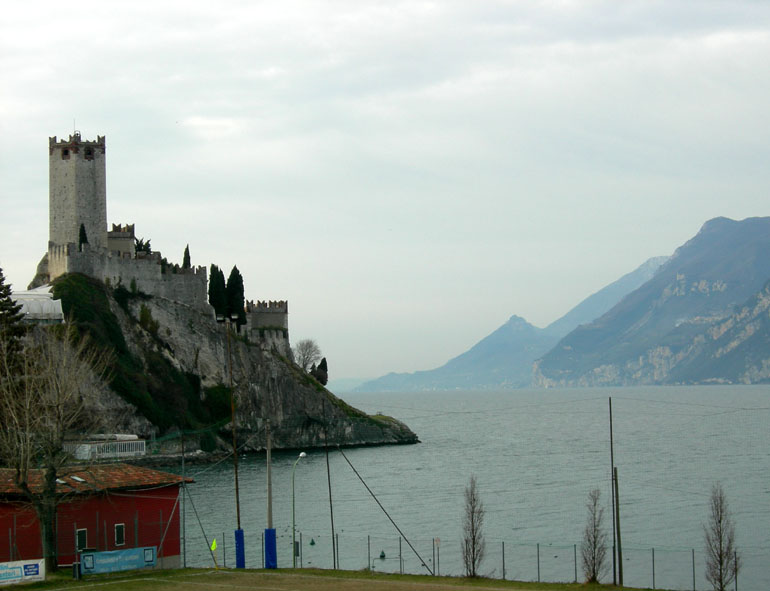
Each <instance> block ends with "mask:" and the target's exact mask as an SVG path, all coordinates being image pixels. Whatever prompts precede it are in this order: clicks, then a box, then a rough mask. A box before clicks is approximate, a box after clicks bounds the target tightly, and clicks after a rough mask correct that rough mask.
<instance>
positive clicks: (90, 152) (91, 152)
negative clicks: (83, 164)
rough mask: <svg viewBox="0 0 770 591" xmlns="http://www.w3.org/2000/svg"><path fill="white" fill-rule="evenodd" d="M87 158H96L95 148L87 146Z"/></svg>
mask: <svg viewBox="0 0 770 591" xmlns="http://www.w3.org/2000/svg"><path fill="white" fill-rule="evenodd" d="M85 155H86V160H93V159H94V149H93V148H86V154H85Z"/></svg>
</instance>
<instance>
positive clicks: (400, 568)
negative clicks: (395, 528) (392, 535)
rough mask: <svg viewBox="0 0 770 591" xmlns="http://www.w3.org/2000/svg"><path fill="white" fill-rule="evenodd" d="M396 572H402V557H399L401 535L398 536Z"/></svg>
mask: <svg viewBox="0 0 770 591" xmlns="http://www.w3.org/2000/svg"><path fill="white" fill-rule="evenodd" d="M398 572H400V573H401V574H402V575H403V574H404V559H403V558H402V557H401V536H398Z"/></svg>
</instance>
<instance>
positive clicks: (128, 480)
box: [0, 464, 194, 495]
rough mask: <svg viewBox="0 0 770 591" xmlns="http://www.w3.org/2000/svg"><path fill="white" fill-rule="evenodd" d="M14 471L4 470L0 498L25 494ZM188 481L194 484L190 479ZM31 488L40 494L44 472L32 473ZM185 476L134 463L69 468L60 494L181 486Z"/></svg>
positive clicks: (61, 480) (61, 478)
mask: <svg viewBox="0 0 770 591" xmlns="http://www.w3.org/2000/svg"><path fill="white" fill-rule="evenodd" d="M13 476H14V470H11V469H8V468H0V495H18V494H20V492H21V491H19V489H18V488H17V487H16V485H15V484H14V482H13ZM185 481H186V482H194V481H193V479H192V478H190V477H186V478H185ZM29 482H30V488H31V489H32V491H33V492H37V491H39V490H40V489H41V488H42V482H43V471H42V470H31V471H30V475H29ZM181 482H182V477H181V476H179V475H177V474H169V473H168V472H161V471H159V470H153V469H151V468H144V467H142V466H133V465H131V464H94V465H92V466H87V467H79V466H69V467H67V466H65V467H64V468H62V469H61V470H60V471H59V475H58V479H57V485H56V492H57V493H59V494H67V493H73V492H74V493H91V492H101V491H108V490H125V489H137V488H148V487H161V486H169V485H172V484H180V483H181Z"/></svg>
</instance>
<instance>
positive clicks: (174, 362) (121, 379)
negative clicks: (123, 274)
mask: <svg viewBox="0 0 770 591" xmlns="http://www.w3.org/2000/svg"><path fill="white" fill-rule="evenodd" d="M54 291H55V293H56V292H57V291H58V292H59V293H58V295H59V296H60V297H62V302H63V308H64V310H65V314H72V315H73V316H74V317H75V319H76V321H77V323H78V325H79V326H81V327H82V328H83V329H84V330H85V331H86V332H89V333H90V334H91V335H92V337H93V338H94V340H96V341H97V343H98V344H100V345H104V346H107V347H110V348H112V350H113V353H114V356H115V363H114V367H113V373H112V387H113V390H115V391H116V392H117V393H118V394H120V395H121V396H122V398H123V399H124V400H127V401H128V402H129V403H131V404H133V406H134V408H135V409H136V415H138V416H141V415H144V418H146V419H147V420H148V421H149V422H150V423H152V425H153V426H152V427H147V429H148V430H154V431H155V432H156V433H157V434H158V435H162V434H164V433H166V432H171V431H174V430H176V429H185V430H188V431H189V430H199V431H206V429H209V431H210V432H211V433H212V435H213V437H214V438H215V437H216V436H217V435H218V436H219V437H220V438H222V437H224V439H227V433H229V429H230V396H229V392H230V390H229V388H228V385H229V384H230V375H229V372H228V371H227V368H228V358H232V384H233V392H234V395H235V405H236V423H237V431H238V441H239V445H243V446H244V449H247V450H249V449H251V450H256V449H262V448H264V446H265V434H266V426H267V423H268V422H269V424H270V431H271V436H272V443H273V446H274V447H275V448H297V447H303V448H309V447H317V446H323V445H324V440H325V439H324V435H325V434H326V441H328V443H329V444H330V445H337V444H339V445H346V446H348V445H380V444H391V443H416V442H417V441H418V439H417V436H416V435H415V434H414V433H413V432H412V431H411V430H410V429H409V428H408V427H407V426H406V425H404V424H403V423H400V422H399V421H396V420H395V419H392V418H389V417H383V416H379V415H377V416H368V415H366V414H365V413H363V412H361V411H359V410H357V409H354V408H352V407H350V406H349V405H347V404H346V403H345V402H343V401H342V400H340V399H339V398H337V397H336V396H334V395H333V394H332V393H331V392H329V391H328V390H326V389H325V388H324V387H323V386H322V385H321V384H319V383H318V382H317V381H315V380H314V379H313V378H311V377H310V376H308V375H307V374H305V373H304V372H303V371H302V370H301V369H300V368H299V367H297V366H296V365H295V364H294V363H293V362H292V361H291V360H289V359H287V358H286V357H283V356H281V355H280V354H278V353H277V352H276V351H275V350H273V349H270V348H268V347H266V346H259V345H256V344H252V343H248V342H247V341H246V340H245V338H244V337H243V336H240V335H238V334H237V333H235V332H232V333H231V334H230V338H229V352H230V355H228V338H227V332H226V329H225V327H224V325H220V324H217V323H216V321H215V319H214V315H213V311H211V312H210V313H209V311H206V310H204V309H201V308H200V307H192V306H186V305H184V304H180V303H178V302H174V301H171V300H167V299H165V298H161V297H149V296H144V295H142V294H131V293H128V292H126V291H125V290H122V291H113V290H110V289H108V288H106V287H105V286H104V285H103V284H101V283H99V282H96V281H94V280H91V279H88V278H86V277H83V276H79V275H68V276H65V277H64V278H62V280H61V281H58V282H57V283H56V284H55V286H54ZM116 296H117V298H116ZM133 424H134V425H135V426H136V425H137V424H139V422H138V421H137V420H134V422H133ZM146 425H149V423H146ZM212 426H214V427H212ZM144 434H145V435H147V434H148V433H144ZM222 441H223V439H220V444H221V443H222Z"/></svg>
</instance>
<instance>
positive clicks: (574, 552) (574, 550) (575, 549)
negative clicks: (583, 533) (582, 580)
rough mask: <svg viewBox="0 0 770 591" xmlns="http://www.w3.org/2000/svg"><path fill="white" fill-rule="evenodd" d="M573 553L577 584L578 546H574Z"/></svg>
mask: <svg viewBox="0 0 770 591" xmlns="http://www.w3.org/2000/svg"><path fill="white" fill-rule="evenodd" d="M572 553H573V554H574V563H575V582H576V583H577V544H572Z"/></svg>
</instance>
